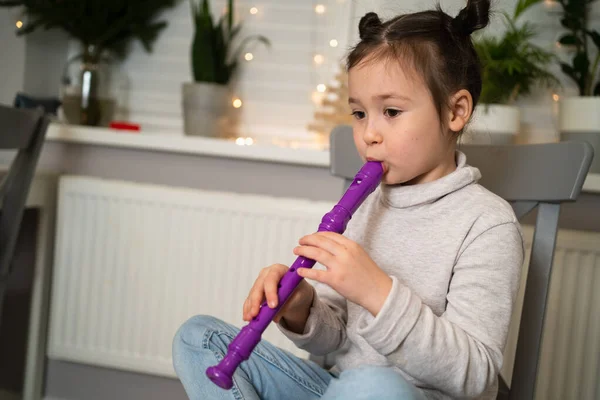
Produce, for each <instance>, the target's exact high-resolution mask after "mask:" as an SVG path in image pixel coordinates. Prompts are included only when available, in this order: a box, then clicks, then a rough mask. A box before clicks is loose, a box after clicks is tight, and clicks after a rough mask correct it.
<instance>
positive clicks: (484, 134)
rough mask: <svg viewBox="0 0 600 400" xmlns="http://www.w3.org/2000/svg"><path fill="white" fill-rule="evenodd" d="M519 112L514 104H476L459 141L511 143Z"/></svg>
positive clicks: (516, 131)
mask: <svg viewBox="0 0 600 400" xmlns="http://www.w3.org/2000/svg"><path fill="white" fill-rule="evenodd" d="M520 121H521V113H520V111H519V108H518V107H516V106H508V105H504V104H478V105H477V107H475V113H474V114H473V117H472V118H471V121H470V123H469V125H468V126H467V130H466V132H465V133H464V135H463V137H462V139H461V143H468V144H512V143H514V140H515V137H516V136H517V134H518V133H519V128H520V123H521V122H520Z"/></svg>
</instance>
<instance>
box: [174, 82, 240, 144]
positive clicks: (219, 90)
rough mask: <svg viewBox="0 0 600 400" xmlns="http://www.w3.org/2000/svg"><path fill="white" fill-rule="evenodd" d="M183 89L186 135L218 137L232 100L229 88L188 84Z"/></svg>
mask: <svg viewBox="0 0 600 400" xmlns="http://www.w3.org/2000/svg"><path fill="white" fill-rule="evenodd" d="M181 89H182V108H183V125H184V131H185V134H186V135H190V136H208V137H218V136H219V134H220V132H221V130H222V128H223V124H224V123H225V121H226V118H227V110H228V108H229V104H230V100H231V93H230V91H229V87H228V86H226V85H219V84H215V83H206V82H194V83H191V82H186V83H184V84H183V85H182V88H181Z"/></svg>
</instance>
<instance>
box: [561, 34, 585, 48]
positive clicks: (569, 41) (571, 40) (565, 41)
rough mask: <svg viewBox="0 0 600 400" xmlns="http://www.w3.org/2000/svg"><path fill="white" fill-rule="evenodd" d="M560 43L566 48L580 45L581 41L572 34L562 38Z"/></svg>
mask: <svg viewBox="0 0 600 400" xmlns="http://www.w3.org/2000/svg"><path fill="white" fill-rule="evenodd" d="M558 42H559V43H560V44H562V45H565V46H575V45H576V44H578V43H580V41H579V39H577V37H576V36H575V35H571V34H566V35H563V36H561V37H560V39H558Z"/></svg>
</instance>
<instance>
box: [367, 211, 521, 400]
mask: <svg viewBox="0 0 600 400" xmlns="http://www.w3.org/2000/svg"><path fill="white" fill-rule="evenodd" d="M523 259H524V247H523V238H522V235H521V230H520V228H519V227H518V223H515V222H511V223H505V224H500V225H495V226H493V227H491V228H489V229H487V230H486V231H484V232H482V233H481V234H479V235H478V236H477V237H476V238H475V239H473V240H472V241H471V242H470V243H469V244H467V245H466V246H464V250H463V251H462V254H459V256H458V258H457V261H456V263H455V266H454V270H453V275H452V278H451V281H450V286H449V289H448V294H447V306H446V311H445V312H444V313H443V314H442V315H441V316H437V315H435V314H434V313H433V311H432V310H431V309H430V308H429V307H428V306H427V305H425V304H423V302H422V301H421V299H420V298H419V297H418V296H417V295H415V294H414V293H413V292H412V291H411V290H410V289H409V288H408V287H407V286H405V285H404V284H403V283H402V282H401V281H399V280H398V279H396V278H395V277H392V280H393V285H392V290H391V291H390V294H389V295H388V298H387V299H386V302H385V303H384V306H383V307H382V309H381V311H380V312H379V313H378V314H377V316H376V317H373V316H372V315H371V314H369V313H364V314H363V316H362V317H361V319H360V320H359V321H358V334H359V335H361V336H362V337H363V338H364V339H365V340H366V341H367V342H368V343H369V344H370V345H371V346H372V347H373V348H374V349H376V350H377V351H378V352H379V353H380V354H382V355H384V356H386V357H387V358H388V360H389V361H390V362H391V363H393V364H395V365H397V366H398V367H399V368H401V369H402V370H403V371H405V372H407V373H408V374H410V375H411V376H413V377H415V378H417V379H419V380H420V381H421V382H424V383H427V384H429V385H431V386H432V387H436V388H438V389H440V390H442V391H444V392H446V393H448V394H449V395H451V396H452V397H453V398H465V397H477V396H479V395H481V394H482V393H484V392H485V390H486V389H487V388H488V387H489V386H490V385H492V384H493V383H494V382H495V380H496V379H497V375H498V372H499V370H500V368H501V366H502V361H503V360H502V358H503V351H504V346H505V344H506V340H507V335H508V329H509V324H510V319H511V314H512V309H513V304H514V301H515V298H516V294H517V291H518V286H519V282H520V273H521V272H520V271H521V268H522V265H523Z"/></svg>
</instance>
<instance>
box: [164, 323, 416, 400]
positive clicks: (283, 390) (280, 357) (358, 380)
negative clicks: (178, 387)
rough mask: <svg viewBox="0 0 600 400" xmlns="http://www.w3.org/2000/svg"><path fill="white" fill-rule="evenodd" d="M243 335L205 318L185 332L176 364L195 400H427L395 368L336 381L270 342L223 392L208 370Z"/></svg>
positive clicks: (348, 374)
mask: <svg viewBox="0 0 600 400" xmlns="http://www.w3.org/2000/svg"><path fill="white" fill-rule="evenodd" d="M238 332H239V329H238V328H235V327H233V326H232V325H230V324H227V323H225V322H223V321H221V320H219V319H217V318H214V317H210V316H203V315H199V316H196V317H192V318H190V319H189V320H188V321H187V322H185V323H184V324H183V325H182V326H181V328H179V330H178V331H177V334H176V335H175V338H174V340H173V365H174V367H175V371H176V372H177V376H178V377H179V379H180V380H181V383H182V384H183V386H184V388H185V391H186V393H187V395H188V397H189V398H190V399H191V400H200V399H201V400H209V399H229V400H233V399H235V400H261V399H262V400H281V399H286V400H312V399H345V400H361V399H378V400H388V399H389V400H392V399H393V400H425V396H424V395H423V394H422V392H421V391H420V390H418V389H417V388H416V387H415V386H413V385H412V384H410V383H408V382H407V381H406V380H405V379H404V378H402V376H400V375H399V374H398V373H396V372H395V371H394V370H392V369H390V368H385V367H362V368H357V369H352V370H347V371H343V372H342V373H341V374H340V376H339V377H336V376H334V375H332V374H331V373H330V372H329V371H327V370H325V369H323V368H321V367H320V366H318V365H317V364H315V363H314V362H312V361H308V360H304V359H301V358H299V357H296V356H294V355H293V354H291V353H289V352H287V351H285V350H282V349H279V348H277V347H275V346H273V345H272V344H270V343H268V342H267V341H265V340H263V341H261V342H260V343H259V344H258V345H257V346H256V347H255V349H254V352H253V353H252V355H251V356H250V358H249V359H248V360H247V361H245V362H243V363H242V364H241V365H240V366H239V367H238V369H237V371H236V372H235V374H234V376H233V382H234V386H233V388H231V390H224V389H221V388H219V387H218V386H216V385H215V384H214V383H212V382H211V381H210V380H209V379H208V378H207V377H206V369H207V368H208V367H210V366H212V365H215V364H218V362H219V361H220V360H221V359H222V358H223V357H224V356H225V354H226V352H227V346H228V345H229V343H231V341H232V340H233V338H234V337H235V336H236V335H237V333H238Z"/></svg>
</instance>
